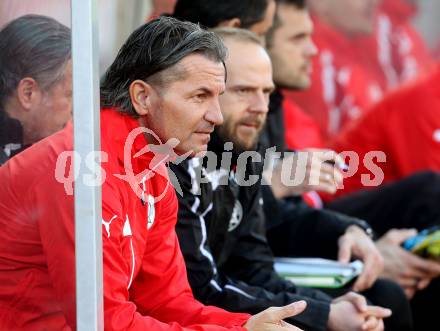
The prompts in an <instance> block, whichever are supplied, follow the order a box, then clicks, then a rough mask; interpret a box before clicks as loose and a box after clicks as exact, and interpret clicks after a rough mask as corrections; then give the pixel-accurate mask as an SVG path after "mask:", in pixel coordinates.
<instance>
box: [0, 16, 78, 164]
mask: <svg viewBox="0 0 440 331" xmlns="http://www.w3.org/2000/svg"><path fill="white" fill-rule="evenodd" d="M70 44H71V43H70V30H69V29H68V28H67V27H65V26H64V25H62V24H60V23H58V22H57V21H55V20H54V19H52V18H49V17H45V16H39V15H27V16H22V17H20V18H18V19H16V20H14V21H12V22H10V23H9V24H7V25H6V26H5V27H4V28H3V29H2V30H1V31H0V63H1V66H0V127H2V129H1V131H0V165H1V164H3V163H4V162H6V161H7V159H9V158H10V157H11V156H13V155H15V154H17V153H18V152H20V151H22V150H23V149H24V148H26V147H27V146H29V145H31V144H33V143H35V142H37V141H39V140H40V139H42V138H45V137H47V136H49V135H51V134H52V133H55V132H56V131H59V130H61V129H62V128H63V127H64V126H65V125H66V123H67V121H68V120H69V119H70V117H71V113H72V106H71V105H72V100H71V97H72V63H71V46H70Z"/></svg>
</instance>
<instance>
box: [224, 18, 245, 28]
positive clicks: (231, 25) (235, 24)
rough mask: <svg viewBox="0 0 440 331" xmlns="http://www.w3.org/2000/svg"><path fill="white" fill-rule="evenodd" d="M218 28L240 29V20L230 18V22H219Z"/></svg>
mask: <svg viewBox="0 0 440 331" xmlns="http://www.w3.org/2000/svg"><path fill="white" fill-rule="evenodd" d="M219 26H223V27H229V28H240V27H241V20H240V19H239V18H238V17H234V18H231V19H230V20H226V21H223V22H220V24H219Z"/></svg>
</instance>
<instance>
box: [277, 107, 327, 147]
mask: <svg viewBox="0 0 440 331" xmlns="http://www.w3.org/2000/svg"><path fill="white" fill-rule="evenodd" d="M283 113H284V125H285V138H286V144H287V147H288V148H289V149H294V150H301V149H304V148H309V147H316V148H322V147H324V143H323V141H322V138H321V131H320V129H319V126H318V125H317V124H316V122H315V121H314V120H313V119H312V118H311V117H310V116H309V115H308V114H306V113H305V112H304V111H303V110H302V109H301V108H300V107H299V106H298V105H296V104H295V103H294V102H293V101H292V100H288V99H284V101H283Z"/></svg>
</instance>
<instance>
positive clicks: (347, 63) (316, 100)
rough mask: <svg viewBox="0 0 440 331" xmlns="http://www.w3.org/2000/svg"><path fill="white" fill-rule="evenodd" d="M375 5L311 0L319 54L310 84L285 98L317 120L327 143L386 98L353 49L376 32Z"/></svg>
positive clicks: (360, 0) (373, 0) (371, 0)
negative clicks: (373, 105) (361, 39)
mask: <svg viewBox="0 0 440 331" xmlns="http://www.w3.org/2000/svg"><path fill="white" fill-rule="evenodd" d="M377 3H378V1H377V0H337V1H336V0H335V1H329V0H325V1H322V0H312V1H309V5H310V10H311V12H312V14H313V23H314V29H315V31H314V33H313V39H314V42H315V44H316V46H317V48H318V50H319V54H318V55H317V56H315V57H314V58H313V60H312V64H313V66H312V67H313V71H312V74H311V81H312V84H311V86H310V88H308V89H307V90H304V91H301V92H292V91H286V97H287V98H288V99H289V100H293V101H294V102H296V103H297V104H298V105H299V106H300V107H301V108H302V109H304V111H305V112H306V113H307V114H309V115H310V116H311V117H312V118H313V119H314V120H315V121H316V123H317V124H318V126H319V128H320V130H321V135H322V137H323V139H324V142H325V141H327V140H328V139H330V138H332V137H334V136H335V135H337V134H338V133H339V131H340V129H341V128H342V127H344V126H345V125H346V124H347V123H350V122H351V121H352V120H354V119H356V118H358V117H359V116H360V115H361V114H362V113H363V112H364V111H365V110H366V108H367V107H368V106H369V105H370V104H371V103H372V102H374V101H376V100H377V99H378V98H379V97H380V96H381V95H382V92H381V88H380V86H379V85H378V84H377V81H376V78H375V77H374V75H372V74H371V73H370V72H368V71H366V70H364V68H363V67H362V66H361V63H359V58H358V56H357V55H358V53H357V52H356V49H355V48H354V47H353V40H355V39H356V38H359V36H363V35H370V34H371V33H372V32H373V28H374V19H375V14H376V8H377ZM309 147H311V146H309Z"/></svg>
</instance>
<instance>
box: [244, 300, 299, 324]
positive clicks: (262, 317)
mask: <svg viewBox="0 0 440 331" xmlns="http://www.w3.org/2000/svg"><path fill="white" fill-rule="evenodd" d="M306 306H307V304H306V302H305V301H298V302H294V303H292V304H290V305H287V306H284V307H271V308H268V309H266V310H265V311H262V312H261V313H259V314H257V315H254V316H252V317H251V318H250V319H249V320H248V321H247V322H246V324H245V325H244V328H245V329H247V330H248V331H301V329H299V328H297V327H295V326H293V325H291V324H289V323H287V322H284V321H283V320H284V319H286V318H289V317H293V316H296V315H298V314H301V313H302V312H303V311H304V309H306Z"/></svg>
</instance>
